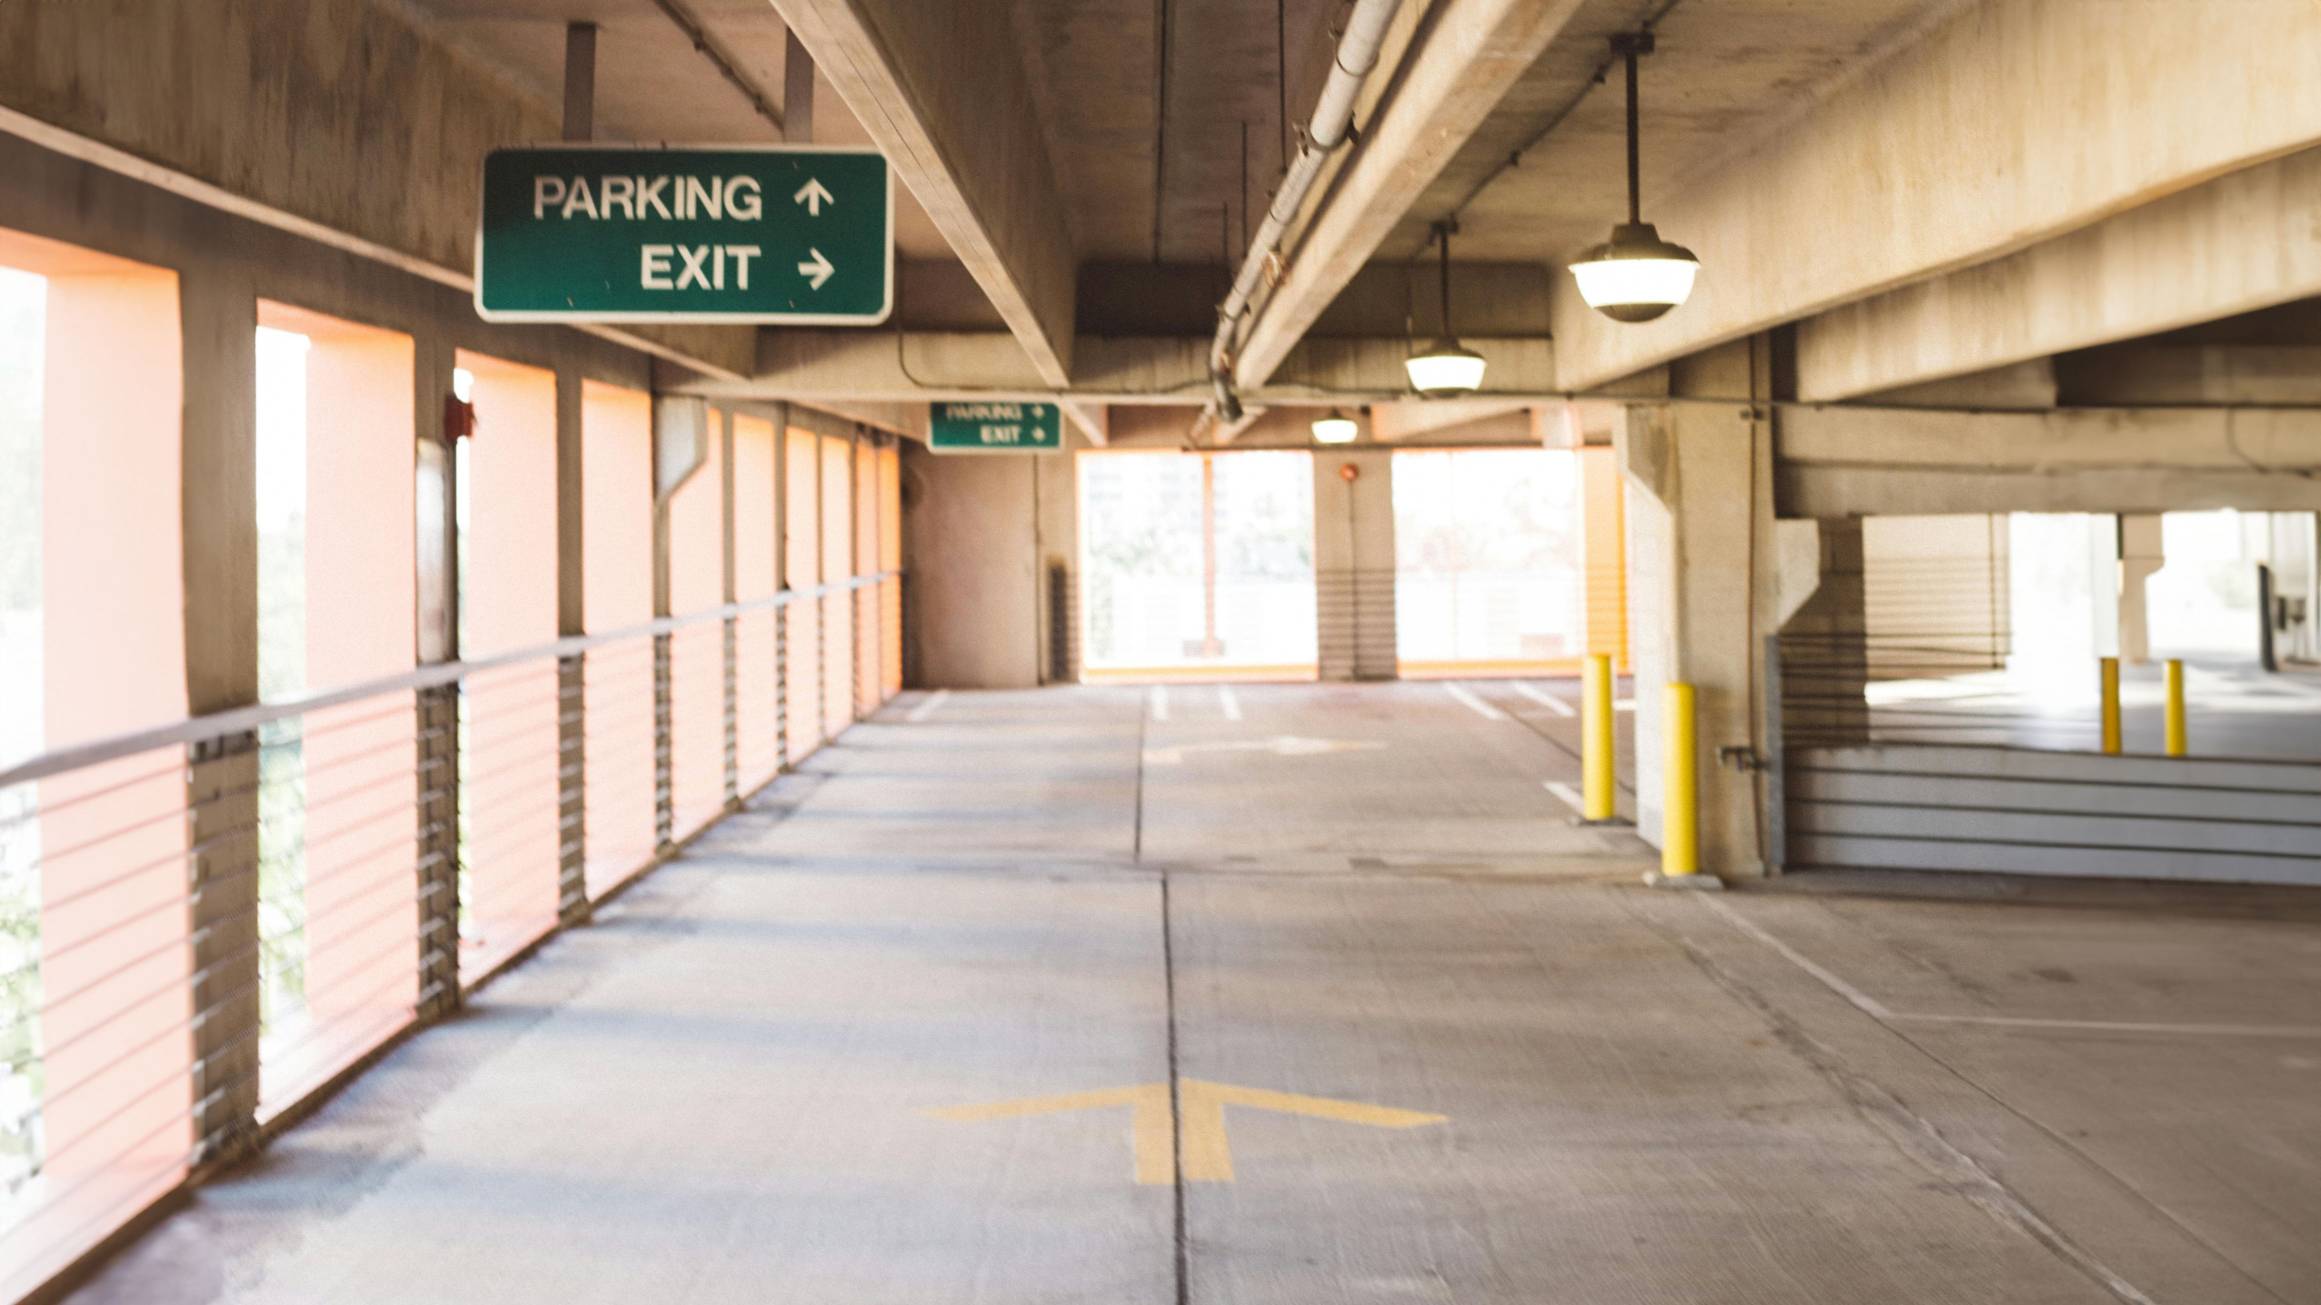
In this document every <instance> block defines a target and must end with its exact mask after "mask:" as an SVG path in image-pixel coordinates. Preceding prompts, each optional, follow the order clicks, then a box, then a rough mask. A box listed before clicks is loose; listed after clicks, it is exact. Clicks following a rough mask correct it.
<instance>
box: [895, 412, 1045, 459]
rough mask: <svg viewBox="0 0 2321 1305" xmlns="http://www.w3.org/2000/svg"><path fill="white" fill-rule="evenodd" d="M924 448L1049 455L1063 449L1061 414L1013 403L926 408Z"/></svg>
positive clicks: (964, 451)
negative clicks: (925, 445)
mask: <svg viewBox="0 0 2321 1305" xmlns="http://www.w3.org/2000/svg"><path fill="white" fill-rule="evenodd" d="M927 447H928V448H930V449H933V450H934V451H935V452H937V453H1053V452H1055V451H1056V450H1057V449H1060V448H1062V447H1064V410H1063V408H1062V407H1061V406H1059V405H1057V404H1053V403H1018V402H1015V401H1013V400H1001V401H984V400H978V401H976V402H973V403H936V404H930V405H929V411H928V413H927Z"/></svg>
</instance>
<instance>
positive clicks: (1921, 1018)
mask: <svg viewBox="0 0 2321 1305" xmlns="http://www.w3.org/2000/svg"><path fill="white" fill-rule="evenodd" d="M1894 1018H1895V1019H1898V1020H1903V1021H1906V1022H1908V1023H1911V1024H1980V1025H1985V1026H1987V1027H1992V1028H2002V1029H2054V1030H2057V1031H2068V1030H2073V1029H2076V1030H2080V1031H2082V1032H2088V1033H2172V1034H2188V1035H2192V1036H2196V1037H2211V1038H2313V1039H2321V1027H2316V1026H2313V1025H2305V1024H2170V1023H2166V1022H2156V1023H2146V1022H2142V1021H2138V1020H2051V1019H2035V1018H2032V1017H2029V1016H2021V1015H1915V1014H1910V1013H1907V1012H1905V1013H1903V1014H1898V1015H1896V1016H1895V1017H1894Z"/></svg>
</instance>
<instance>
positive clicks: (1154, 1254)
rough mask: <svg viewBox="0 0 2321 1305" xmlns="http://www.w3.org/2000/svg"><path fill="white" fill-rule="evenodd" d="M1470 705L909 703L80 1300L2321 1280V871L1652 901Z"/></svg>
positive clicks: (1998, 1288)
mask: <svg viewBox="0 0 2321 1305" xmlns="http://www.w3.org/2000/svg"><path fill="white" fill-rule="evenodd" d="M1541 691H1542V692H1566V691H1567V690H1564V689H1562V688H1560V687H1558V686H1542V688H1541ZM1463 694H1464V696H1461V695H1460V694H1454V693H1453V692H1452V691H1451V690H1450V689H1448V688H1446V687H1445V686H1442V685H1425V684H1400V685H1378V686H1364V687H1359V688H1356V687H1329V686H1320V687H1316V686H1270V687H1240V688H1237V689H1234V690H1232V691H1231V692H1229V693H1220V691H1218V690H1217V689H1216V688H1214V687H1204V688H1198V689H1186V688H1178V689H1173V690H1171V691H1170V693H1169V694H1168V695H1166V698H1165V704H1166V705H1165V708H1164V707H1163V706H1162V705H1161V703H1162V701H1163V700H1162V699H1159V698H1156V696H1155V695H1154V694H1152V693H1149V692H1147V691H1143V690H1135V689H1074V690H1051V691H1045V692H1035V693H995V694H965V693H960V694H952V695H948V696H945V697H943V698H941V699H930V698H926V697H924V696H922V695H908V696H906V697H905V698H904V699H903V700H901V701H900V702H898V703H896V704H895V705H893V706H892V707H890V708H888V709H887V710H886V711H885V712H883V713H882V714H881V715H880V717H879V718H878V719H877V720H875V721H873V722H869V723H866V724H864V725H862V726H859V727H857V728H856V729H855V730H854V731H852V732H851V733H849V734H848V735H847V736H846V737H845V739H844V740H843V741H842V742H841V743H839V744H838V745H835V746H833V747H831V748H829V749H826V750H825V751H824V752H822V753H821V754H819V755H818V756H817V757H815V758H814V759H813V760H812V761H811V762H810V763H809V764H808V767H807V769H806V771H805V772H803V773H800V774H797V775H794V776H790V777H787V778H785V779H784V780H783V781H781V782H780V783H779V784H778V785H776V786H775V787H774V788H773V789H772V790H770V791H769V792H768V793H767V794H766V795H764V796H763V798H762V799H761V800H760V801H758V802H757V803H756V804H755V805H754V806H753V807H752V809H751V810H750V811H748V812H746V813H744V814H742V815H739V816H736V817H734V818H732V819H731V820H729V821H727V822H726V823H725V824H724V825H723V826H721V827H719V828H718V829H717V830H715V831H714V832H713V833H712V834H711V835H710V836H709V837H708V838H707V839H706V840H705V841H704V842H703V843H701V844H700V845H698V846H697V848H696V849H695V850H694V851H693V852H692V853H691V854H690V855H688V856H686V857H685V858H683V859H682V860H680V861H678V862H676V863H674V864H672V865H670V866H668V867H666V868H664V869H663V870H661V871H659V872H658V873H656V874H654V875H653V876H651V877H649V878H648V879H646V880H644V881H642V882H641V883H640V884H639V885H638V886H637V887H636V888H635V889H633V890H632V891H631V892H629V893H628V894H626V895H625V896H623V897H622V898H620V899H619V900H618V901H617V902H615V903H614V904H613V905H612V906H610V907H609V908H608V909H607V910H605V911H604V912H603V913H602V915H601V917H600V919H599V921H598V923H596V924H595V925H594V926H592V927H590V928H586V929H582V930H578V931H575V932H573V933H571V934H569V935H566V936H565V937H563V938H562V939H560V940H558V941H556V942H554V943H552V944H551V945H550V946H548V947H547V948H546V949H545V950H544V951H543V952H542V953H541V954H540V955H539V956H538V957H536V958H535V959H533V960H532V961H530V962H528V963H527V964H526V965H524V966H523V967H521V968H520V969H518V970H516V971H514V972H513V973H511V974H509V975H507V976H505V977H504V978H502V979H501V980H500V981H498V982H496V983H494V984H493V985H491V986H490V987H489V988H488V989H486V990H485V991H484V992H483V993H482V994H481V995H480V997H479V998H478V999H477V1000H476V1001H475V1002H474V1003H473V1005H472V1007H471V1008H470V1009H469V1011H468V1012H467V1013H466V1014H465V1015H464V1016H462V1017H461V1018H460V1019H458V1020H456V1021H453V1022H451V1023H449V1024H447V1025H445V1026H442V1027H439V1028H436V1029H433V1030H430V1031H428V1032H427V1033H425V1034H423V1035H422V1036H420V1037H418V1038H416V1039H414V1040H412V1041H411V1042H410V1043H408V1044H407V1045H405V1046H404V1047H403V1048H401V1049H400V1050H398V1051H397V1052H396V1053H394V1054H393V1055H392V1056H390V1057H389V1058H388V1059H387V1060H386V1061H385V1062H384V1063H383V1064H382V1065H380V1066H379V1067H378V1068H377V1069H375V1070H374V1071H372V1072H371V1073H370V1074H369V1075H368V1076H366V1077H365V1078H363V1079H361V1080H359V1081H358V1082H357V1083H356V1084H355V1085H354V1086H352V1087H351V1088H350V1089H348V1090H347V1091H346V1092H344V1093H343V1094H341V1095H340V1096H339V1097H338V1098H336V1099H335V1100H333V1101H332V1102H331V1103H329V1104H328V1105H327V1106H326V1107H325V1108H324V1109H323V1110H322V1111H321V1112H320V1113H319V1114H318V1115H317V1116H316V1117H315V1118H314V1119H312V1120H311V1121H309V1122H307V1123H306V1124H304V1125H302V1126H300V1127H298V1128H296V1129H294V1130H293V1131H291V1132H290V1133H288V1134H287V1135H285V1136H284V1137H283V1138H281V1139H280V1140H279V1141H277V1142H276V1143H275V1145H274V1146H273V1147H272V1148H271V1149H270V1150H269V1151H267V1152H266V1153H265V1154H264V1155H263V1156H262V1157H261V1158H260V1159H259V1160H258V1161H257V1162H256V1163H254V1164H253V1165H251V1166H250V1167H249V1168H248V1169H247V1170H245V1171H243V1172H241V1173H239V1174H237V1175H234V1176H232V1177H229V1178H227V1179H225V1180H223V1181H219V1182H216V1183H213V1184H212V1185H210V1186H208V1187H206V1188H204V1189H202V1191H201V1192H200V1193H199V1194H198V1195H197V1196H196V1197H195V1199H194V1201H193V1203H192V1205H191V1207H190V1208H188V1209H186V1210H184V1211H183V1212H181V1213H179V1214H176V1215H174V1216H173V1217H171V1218H170V1219H168V1220H167V1221H165V1222H164V1223H163V1224H161V1225H160V1226H159V1227H158V1228H157V1229H156V1230H155V1231H154V1232H153V1233H152V1234H151V1235H150V1236H148V1237H147V1238H146V1239H144V1240H143V1241H142V1242H141V1243H139V1244H138V1245H136V1246H135V1247H133V1248H132V1249H131V1250H130V1251H129V1252H128V1253H126V1254H124V1255H123V1256H121V1257H120V1258H119V1259H117V1260H116V1261H115V1262H114V1263H113V1264H112V1265H111V1266H109V1268H108V1269H107V1271H105V1272H104V1273H103V1274H102V1275H101V1276H99V1277H98V1278H96V1279H95V1280H93V1281H92V1282H91V1283H90V1284H89V1285H88V1286H87V1287H86V1288H85V1289H84V1290H83V1291H82V1292H81V1293H80V1294H79V1296H78V1297H76V1299H78V1300H81V1301H87V1302H139V1303H140V1305H150V1303H162V1305H174V1303H178V1302H201V1301H218V1300H230V1301H264V1302H298V1303H300V1305H309V1303H312V1302H339V1301H348V1302H354V1301H360V1302H415V1303H416V1302H427V1303H429V1305H435V1303H440V1302H466V1301H476V1302H488V1303H489V1305H530V1303H532V1302H541V1303H542V1305H546V1303H548V1302H555V1303H556V1305H575V1303H593V1302H607V1303H610V1302H623V1303H626V1302H633V1301H638V1300H651V1301H677V1300H683V1301H695V1302H727V1301H731V1302H745V1301H746V1302H763V1301H783V1302H831V1303H833V1305H839V1303H843V1305H861V1303H864V1302H910V1303H912V1305H929V1303H936V1302H989V1303H994V1305H996V1303H999V1302H1006V1303H1009V1305H1021V1303H1031V1302H1101V1303H1105V1305H1111V1303H1114V1302H1123V1303H1134V1302H1150V1303H1152V1305H1166V1303H1167V1302H1172V1301H1193V1302H1275V1301H1278V1302H1315V1301H1347V1302H1352V1301H1381V1302H1385V1301H1391V1302H1405V1301H1441V1302H1452V1301H1456V1302H1511V1303H1512V1302H1524V1303H1526V1305H1531V1303H1537V1302H1570V1303H1572V1305H1616V1303H1619V1302H1637V1303H1638V1305H1643V1303H1645V1302H1651V1303H1653V1305H1661V1303H1664V1302H1702V1303H1704V1305H1705V1303H1710V1302H1714V1303H1717V1305H1726V1303H1730V1302H1767V1303H1769V1305H1770V1303H1773V1302H1779V1303H1781V1305H1794V1303H1795V1302H1829V1303H1830V1305H1861V1303H1863V1302H1873V1301H1879V1302H1882V1301H1911V1302H1960V1303H1962V1305H1963V1303H1966V1302H2056V1303H2058V1305H2060V1303H2064V1302H2071V1303H2075V1305H2076V1303H2079V1302H2087V1303H2091V1305H2101V1303H2103V1302H2146V1301H2150V1302H2186V1303H2187V1305H2238V1303H2240V1302H2248V1303H2250V1305H2255V1303H2257V1302H2273V1303H2276V1305H2277V1302H2282V1301H2321V1011H2316V1009H2315V1004H2314V1000H2313V999H2314V995H2315V993H2316V992H2321V895H2314V894H2304V895H2297V894H2292V893H2286V892H2280V891H2262V890H2258V891H2252V890H2226V889H2216V890H2207V891H2187V890H2185V889H2181V888H2160V887H2156V886H2149V885H2145V886H2137V885H2106V884H2086V883H2075V884H2047V883H2034V884H2026V883H2022V882H2019V881H2011V880H2001V879H1985V878H1980V877H1976V878H1973V879H1972V880H1970V881H1961V880H1958V879H1949V880H1944V879H1934V878H1923V877H1907V876H1884V877H1870V876H1848V877H1838V876H1798V877H1796V878H1794V879H1791V880H1788V881H1784V882H1783V883H1782V884H1781V885H1779V886H1778V887H1776V888H1774V889H1771V890H1764V891H1751V892H1735V893H1727V894H1722V895H1709V894H1692V893H1668V892H1656V891H1653V890H1650V889H1646V888H1643V887H1641V886H1640V885H1638V883H1637V876H1638V872H1639V871H1640V869H1641V868H1642V866H1643V865H1644V860H1643V858H1642V855H1641V853H1642V847H1641V845H1640V844H1638V843H1636V842H1635V841H1634V840H1633V839H1632V838H1631V837H1629V836H1628V835H1626V834H1624V833H1620V832H1611V831H1603V830H1590V829H1581V828H1575V827H1574V826H1573V825H1572V824H1571V823H1570V818H1569V812H1568V811H1567V810H1566V809H1565V808H1564V806H1563V805H1562V803H1561V802H1560V801H1559V800H1558V799H1557V798H1556V797H1555V796H1554V795H1553V794H1552V793H1551V792H1549V791H1548V790H1547V789H1546V788H1545V787H1544V785H1546V784H1548V783H1557V784H1565V785H1576V784H1577V782H1578V773H1577V766H1576V762H1574V761H1573V760H1572V758H1571V757H1570V756H1569V755H1568V754H1567V753H1566V752H1564V751H1563V750H1561V749H1560V748H1559V747H1557V746H1556V745H1555V744H1554V743H1552V742H1551V741H1550V738H1551V737H1554V731H1557V730H1560V729H1565V728H1567V727H1568V722H1566V723H1563V724H1559V723H1557V722H1562V721H1564V718H1563V717H1562V716H1561V715H1560V713H1558V712H1556V711H1555V710H1554V709H1552V708H1549V707H1545V706H1543V705H1542V704H1540V703H1539V702H1538V701H1536V700H1535V699H1534V698H1531V697H1527V696H1525V695H1524V694H1523V693H1522V692H1521V691H1520V690H1519V689H1518V688H1517V687H1516V686H1513V685H1508V684H1474V685H1469V686H1465V689H1464V690H1463ZM1485 709H1490V710H1485ZM1163 710H1165V712H1166V718H1165V719H1161V718H1159V717H1160V713H1161V712H1162V711H1163ZM1518 712H1520V713H1522V714H1521V715H1517V714H1516V713H1518ZM1535 717H1536V718H1535ZM1284 739H1287V740H1298V742H1292V743H1282V742H1280V740H1284ZM1172 1083H1173V1084H1174V1092H1173V1094H1172V1092H1171V1090H1170V1089H1171V1085H1172ZM1216 1085H1226V1086H1224V1087H1219V1086H1216ZM1073 1094H1086V1095H1078V1096H1075V1095H1073ZM1279 1094H1295V1095H1290V1096H1283V1095H1279ZM1172 1095H1173V1096H1174V1097H1175V1098H1176V1104H1175V1108H1174V1109H1173V1111H1172V1109H1171V1097H1172ZM1057 1097H1063V1098H1064V1099H1062V1100H1055V1099H1054V1098H1057ZM1317 1098H1318V1099H1319V1100H1317ZM1027 1102H1028V1104H1024V1103H1027ZM995 1103H996V1104H995ZM1009 1103H1016V1104H1009ZM1346 1103H1352V1104H1346ZM1398 1112H1399V1113H1398ZM1174 1120H1181V1121H1183V1122H1182V1124H1181V1125H1180V1126H1177V1127H1174V1128H1172V1127H1171V1125H1172V1122H1173V1121H1174ZM1228 1171H1229V1177H1230V1181H1226V1180H1225V1179H1226V1178H1227V1176H1228ZM1180 1174H1181V1175H1182V1179H1183V1181H1178V1180H1177V1179H1178V1175H1180Z"/></svg>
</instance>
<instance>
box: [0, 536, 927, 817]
mask: <svg viewBox="0 0 2321 1305" xmlns="http://www.w3.org/2000/svg"><path fill="white" fill-rule="evenodd" d="M902 574H903V573H902V571H901V570H900V569H899V568H898V569H896V570H892V571H879V572H876V573H873V574H870V575H858V576H854V577H851V578H849V579H845V580H833V581H830V582H829V583H827V584H820V585H816V586H815V587H813V588H811V589H784V590H782V591H780V592H779V593H775V594H771V595H769V596H767V597H764V598H753V599H750V600H748V601H746V602H738V603H726V604H723V605H722V606H718V607H708V608H703V609H702V610H700V611H698V612H687V613H686V614H684V615H682V616H663V617H659V618H657V619H655V620H652V621H648V622H646V623H644V624H642V625H633V626H629V627H628V628H626V629H621V630H607V631H604V632H602V633H599V634H575V635H567V636H565V637H563V638H561V639H557V640H554V641H552V642H549V643H543V644H536V645H534V646H532V647H530V648H519V649H516V650H514V651H512V652H504V653H495V654H493V655H492V656H489V657H477V658H472V659H463V660H459V661H448V662H430V663H428V664H427V665H425V666H420V667H415V668H413V669H411V670H408V671H405V672H403V673H401V674H399V675H391V676H387V677H385V678H382V679H376V680H366V681H364V682H362V683H360V684H350V685H346V686H344V687H341V688H336V689H327V690H324V691H322V692H319V693H305V694H300V695H298V696H297V697H293V698H285V699H283V700H281V701H279V702H269V703H256V704H253V705H251V706H247V707H234V708H229V709H228V710H225V711H220V712H212V713H210V714H209V715H206V716H196V717H193V718H191V719H188V720H183V721H179V722H178V723H176V724H174V725H163V726H159V727H156V728H153V729H146V730H136V731H132V732H130V733H127V734H116V735H113V736H112V737H110V738H103V739H96V740H92V741H91V742H88V743H78V744H74V745H73V746H72V747H69V748H59V749H57V750H56V751H53V752H46V753H42V754H41V755H40V756H37V757H34V758H32V759H31V760H29V761H25V762H21V763H19V764H17V765H14V766H10V767H8V768H7V769H5V770H0V789H7V788H14V787H16V786H17V785H20V784H29V783H31V782H33V781H35V780H41V779H47V778H49V777H51V776H54V775H62V774H67V773H70V772H72V771H75V770H81V769H85V768H86V767H89V766H96V765H102V764H103V763H105V762H108V761H117V760H119V759H120V758H122V757H133V756H136V755H137V754H139V753H143V752H151V751H154V750H155V749H158V748H167V747H183V746H186V745H188V744H194V743H204V742H207V741H209V740H211V739H218V738H224V737H227V736H229V735H234V734H246V733H248V732H250V731H252V730H255V729H257V728H258V727H259V726H261V725H264V724H267V723H268V722H270V721H277V720H286V719H288V718H290V717H293V716H303V715H305V714H307V713H309V712H315V711H322V710H325V709H327V708H330V707H339V706H344V705H346V704H348V703H351V702H360V701H362V700H363V699H365V698H372V697H376V696H378V695H379V694H382V693H396V692H403V691H413V692H415V691H417V690H420V689H432V688H439V687H441V686H443V685H446V684H455V683H457V682H459V681H460V680H463V679H466V678H467V677H468V676H470V675H474V674H476V673H478V672H481V671H488V670H494V669H497V668H499V667H503V666H513V665H516V664H518V663H521V662H529V661H537V660H542V659H561V658H565V657H571V656H574V655H577V654H579V653H584V652H587V651H589V650H590V649H592V648H598V647H602V646H604V645H606V644H610V643H618V642H621V641H624V640H629V639H636V638H640V637H643V636H648V635H658V634H667V633H670V632H671V631H674V630H678V629H681V628H683V627H685V626H689V625H699V624H702V623H704V622H708V621H722V620H727V619H730V618H733V617H737V616H745V615H748V614H749V613H752V612H763V611H772V610H775V609H777V608H781V607H786V606H789V605H790V604H792V603H803V602H809V601H813V600H816V599H821V598H825V597H828V596H830V595H832V594H840V593H850V592H853V591H855V590H858V589H870V588H874V587H876V586H878V585H881V584H884V583H885V582H886V581H888V580H896V579H900V578H901V577H902Z"/></svg>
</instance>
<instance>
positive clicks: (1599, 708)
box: [1580, 653, 1619, 821]
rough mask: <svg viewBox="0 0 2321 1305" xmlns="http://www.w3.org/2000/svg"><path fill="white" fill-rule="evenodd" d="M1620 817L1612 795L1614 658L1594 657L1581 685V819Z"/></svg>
mask: <svg viewBox="0 0 2321 1305" xmlns="http://www.w3.org/2000/svg"><path fill="white" fill-rule="evenodd" d="M1618 816H1619V810H1618V807H1617V806H1616V805H1615V802H1614V799H1613V795H1612V658H1611V656H1610V655H1609V654H1607V653H1590V654H1589V655H1588V662H1587V670H1586V673H1585V674H1584V675H1583V677H1582V679H1581V682H1580V818H1581V819H1583V820H1589V821H1599V820H1612V819H1616V818H1617V817H1618Z"/></svg>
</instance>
